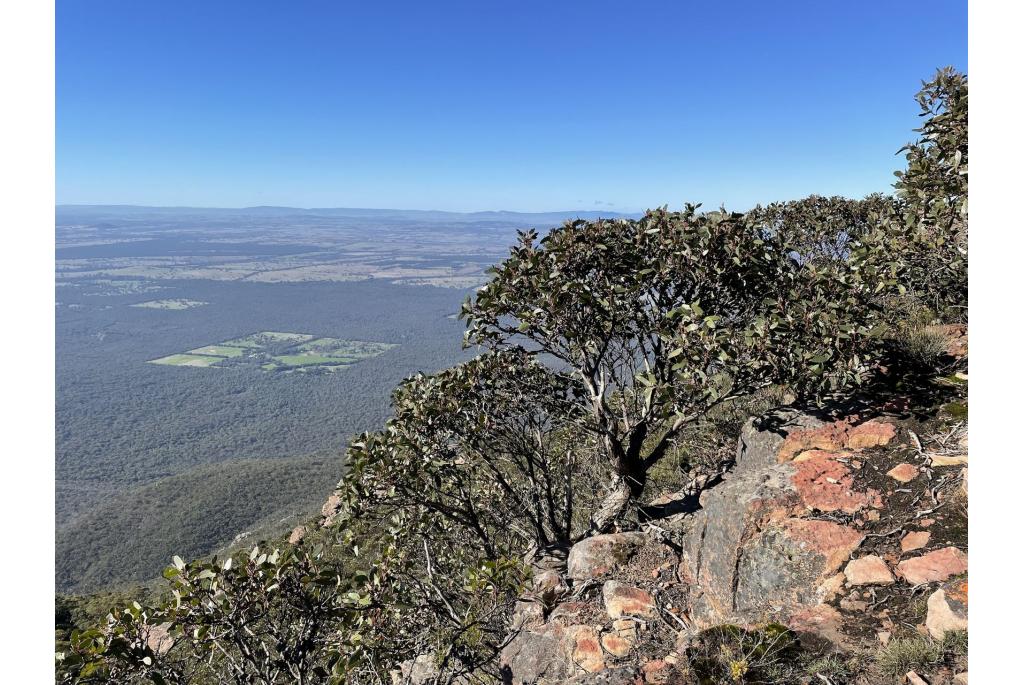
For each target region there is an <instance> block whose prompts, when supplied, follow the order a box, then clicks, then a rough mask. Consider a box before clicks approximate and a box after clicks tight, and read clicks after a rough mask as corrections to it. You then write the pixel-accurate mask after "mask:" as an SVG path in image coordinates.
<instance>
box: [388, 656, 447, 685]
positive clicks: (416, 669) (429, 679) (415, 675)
mask: <svg viewBox="0 0 1024 685" xmlns="http://www.w3.org/2000/svg"><path fill="white" fill-rule="evenodd" d="M399 668H400V669H401V671H400V672H399V673H397V674H396V673H392V675H391V680H392V682H399V683H402V684H403V685H405V684H406V683H408V685H428V684H429V683H433V682H434V680H435V679H436V678H437V666H435V665H434V658H433V657H432V656H431V655H429V654H420V655H419V656H418V657H416V658H415V659H409V660H408V661H403V662H402V663H401V665H400V666H399ZM396 676H398V678H397V680H396Z"/></svg>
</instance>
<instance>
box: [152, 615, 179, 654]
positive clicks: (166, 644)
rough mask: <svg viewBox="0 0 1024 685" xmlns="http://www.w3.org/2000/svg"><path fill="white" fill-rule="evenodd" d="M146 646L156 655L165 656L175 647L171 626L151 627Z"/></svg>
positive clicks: (158, 625)
mask: <svg viewBox="0 0 1024 685" xmlns="http://www.w3.org/2000/svg"><path fill="white" fill-rule="evenodd" d="M146 646H147V647H149V648H150V649H152V650H153V652H154V653H155V654H158V655H159V654H165V653H167V651H168V650H170V648H171V647H173V646H174V638H173V637H171V624H170V623H159V624H157V625H155V626H152V627H150V629H149V633H148V634H147V635H146Z"/></svg>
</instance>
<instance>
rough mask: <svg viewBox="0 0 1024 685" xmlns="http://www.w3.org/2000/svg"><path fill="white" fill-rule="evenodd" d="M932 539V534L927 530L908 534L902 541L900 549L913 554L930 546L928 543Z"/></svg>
mask: <svg viewBox="0 0 1024 685" xmlns="http://www.w3.org/2000/svg"><path fill="white" fill-rule="evenodd" d="M931 539H932V534H931V533H929V532H928V531H927V530H918V531H914V532H912V533H907V534H906V535H904V536H903V539H902V540H900V549H901V550H903V551H904V552H913V551H914V550H917V549H921V548H922V547H927V546H928V541H929V540H931Z"/></svg>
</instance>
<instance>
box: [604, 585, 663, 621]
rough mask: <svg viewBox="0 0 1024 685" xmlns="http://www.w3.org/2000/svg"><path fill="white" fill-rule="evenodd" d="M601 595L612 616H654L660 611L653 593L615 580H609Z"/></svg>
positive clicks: (606, 608) (606, 609)
mask: <svg viewBox="0 0 1024 685" xmlns="http://www.w3.org/2000/svg"><path fill="white" fill-rule="evenodd" d="M601 596H602V598H603V599H604V608H605V611H607V612H608V616H609V617H610V618H622V617H623V616H646V617H652V616H655V615H657V613H658V606H657V603H656V602H655V601H654V597H653V596H651V593H649V592H646V591H644V590H641V589H640V588H637V587H632V586H630V585H626V584H625V583H620V582H618V581H615V580H609V581H608V582H607V583H605V584H604V587H603V588H602V589H601Z"/></svg>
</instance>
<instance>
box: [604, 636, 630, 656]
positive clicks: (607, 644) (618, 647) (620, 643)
mask: <svg viewBox="0 0 1024 685" xmlns="http://www.w3.org/2000/svg"><path fill="white" fill-rule="evenodd" d="M601 646H602V647H604V651H606V652H608V653H609V654H611V655H612V656H616V657H620V658H621V657H624V656H626V655H627V654H629V650H631V649H632V648H633V643H632V642H630V641H629V640H627V639H625V638H623V637H620V636H619V635H618V634H617V633H605V634H604V635H602V636H601Z"/></svg>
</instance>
